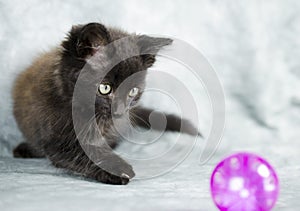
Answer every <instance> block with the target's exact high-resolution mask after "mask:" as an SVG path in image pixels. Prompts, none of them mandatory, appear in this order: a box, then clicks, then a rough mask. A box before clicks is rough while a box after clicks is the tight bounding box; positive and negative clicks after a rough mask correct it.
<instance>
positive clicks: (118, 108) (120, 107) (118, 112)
mask: <svg viewBox="0 0 300 211" xmlns="http://www.w3.org/2000/svg"><path fill="white" fill-rule="evenodd" d="M124 112H125V104H124V103H122V102H118V103H116V104H115V106H114V110H113V114H114V116H116V117H120V116H122V115H123V114H124Z"/></svg>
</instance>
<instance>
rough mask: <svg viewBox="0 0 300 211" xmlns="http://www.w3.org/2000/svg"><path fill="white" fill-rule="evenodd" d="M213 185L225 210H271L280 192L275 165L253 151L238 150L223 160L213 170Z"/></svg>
mask: <svg viewBox="0 0 300 211" xmlns="http://www.w3.org/2000/svg"><path fill="white" fill-rule="evenodd" d="M210 187H211V193H212V197H213V200H214V202H215V204H216V205H217V207H218V208H219V209H220V210H221V211H225V210H226V211H258V210H260V211H268V210H271V208H272V207H273V206H274V204H275V202H276V200H277V197H278V192H279V183H278V178H277V175H276V173H275V171H274V169H273V168H272V167H271V166H270V164H269V163H268V162H267V161H265V160H264V159H262V158H261V157H258V156H256V155H254V154H250V153H237V154H233V155H231V156H229V157H227V158H225V159H224V160H222V161H221V162H220V163H219V164H218V165H217V166H216V168H215V169H214V171H213V173H212V176H211V181H210Z"/></svg>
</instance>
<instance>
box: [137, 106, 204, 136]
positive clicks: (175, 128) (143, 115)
mask: <svg viewBox="0 0 300 211" xmlns="http://www.w3.org/2000/svg"><path fill="white" fill-rule="evenodd" d="M132 112H133V115H132V116H131V118H132V119H131V121H132V122H133V124H135V125H137V126H140V127H143V128H150V127H151V124H150V122H149V116H150V114H151V113H152V112H154V111H153V110H152V109H148V108H143V107H136V108H134V110H133V111H132ZM166 119H167V125H166V128H165V131H172V132H180V131H181V132H183V133H186V134H189V135H193V136H200V137H203V136H202V134H201V133H200V132H199V131H198V130H197V128H195V126H194V125H193V124H192V123H191V122H190V121H189V120H187V119H181V118H180V117H178V116H176V115H173V114H167V115H166ZM152 129H154V130H161V129H160V128H159V127H155V125H152Z"/></svg>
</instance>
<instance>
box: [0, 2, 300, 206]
mask: <svg viewBox="0 0 300 211" xmlns="http://www.w3.org/2000/svg"><path fill="white" fill-rule="evenodd" d="M90 21H100V22H102V23H104V24H107V25H112V26H117V27H121V28H123V29H125V30H128V31H132V32H138V33H147V34H163V35H169V36H172V37H177V38H179V39H182V40H185V41H187V42H188V43H190V44H192V45H193V46H195V47H196V48H197V49H198V50H200V51H201V52H202V53H203V54H204V55H205V56H206V58H208V60H209V61H210V63H211V64H212V65H213V66H214V68H215V70H216V72H217V73H218V75H219V77H220V80H221V82H222V84H223V86H224V91H225V95H226V106H227V108H226V112H227V113H226V116H227V118H226V128H225V132H224V137H223V139H222V143H221V146H220V148H219V150H218V151H217V153H216V155H215V156H214V157H213V158H212V159H211V160H210V162H209V163H208V164H206V165H204V166H199V165H198V163H197V162H198V158H199V155H200V149H201V146H200V145H201V144H202V143H203V141H204V140H202V139H199V144H198V145H197V147H195V149H194V150H193V152H192V154H191V155H190V156H189V158H188V159H187V160H186V161H185V162H184V163H183V164H182V165H180V166H179V167H178V168H176V169H175V170H174V171H172V172H171V173H169V174H166V175H164V176H161V177H158V178H154V179H151V180H141V181H137V180H135V181H133V182H132V183H130V184H129V185H128V186H125V187H115V186H108V185H103V184H98V183H94V182H89V181H85V180H81V179H80V178H76V177H70V176H69V175H66V174H64V173H63V172H60V171H58V170H56V169H54V168H52V167H51V166H50V165H49V163H48V162H47V161H46V160H17V159H12V158H11V150H12V147H14V146H15V145H16V144H17V143H18V142H20V141H21V140H22V137H21V135H20V133H19V131H18V130H17V128H16V124H15V122H14V120H13V116H12V114H11V110H12V101H11V97H10V91H11V86H12V82H13V80H14V78H15V77H16V75H17V74H18V73H19V72H20V71H22V69H24V68H25V67H26V66H28V65H29V64H30V63H31V61H32V60H33V58H34V57H35V56H36V55H38V53H39V52H42V51H45V50H47V49H49V48H50V47H52V46H55V45H57V44H59V43H60V41H61V40H62V39H63V38H64V36H65V34H66V32H67V31H68V30H69V29H70V27H71V25H72V24H77V23H87V22H90ZM299 35H300V2H299V1H297V0H294V1H293V0H290V1H288V0H286V1H279V0H278V1H276V0H275V1H196V0H195V1H176V0H165V1H159V0H152V1H140V0H139V1H138V0H126V1H120V0H116V1H111V0H110V1H109V0H101V1H100V0H99V1H87V0H86V1H79V0H76V1H70V0H66V1H58V0H57V1H55V0H49V1H41V0H40V1H38V0H36V1H34V0H29V1H21V0H19V1H17V0H11V1H4V0H0V71H1V72H0V156H1V157H2V158H0V210H66V209H72V210H107V209H118V208H119V209H122V210H132V209H133V210H141V209H145V210H153V209H158V210H174V209H176V208H177V209H179V210H182V209H191V210H214V209H215V208H214V205H213V203H212V201H211V200H210V194H209V177H210V173H211V171H212V168H213V166H214V165H215V164H216V163H217V162H218V161H219V160H220V159H221V158H222V157H224V156H226V155H228V154H230V153H232V152H235V151H241V150H242V151H250V152H256V153H257V154H260V155H262V156H264V157H265V158H267V159H268V160H269V161H270V162H271V164H272V165H273V166H274V167H275V168H276V170H277V172H278V175H279V178H280V181H281V195H280V198H279V201H278V203H277V206H276V208H275V210H291V211H294V210H297V209H298V207H299V206H300V202H299V200H298V198H299V196H300V194H299V192H300V183H299V181H298V178H299V177H300V165H299V163H300V158H299V152H300V149H299V147H300V143H299V137H300V132H299V128H300V110H299V108H300V94H299V93H300V92H299V90H300V83H299V78H300V62H299V57H300V39H299ZM166 64H168V61H164V60H163V59H161V60H159V61H158V63H157V65H156V68H158V69H162V70H164V71H167V72H169V73H172V74H173V75H174V76H176V77H178V78H180V79H181V80H182V81H183V82H184V83H186V84H188V87H189V88H190V89H191V91H192V93H193V95H194V96H195V98H196V101H197V103H198V108H199V116H200V117H201V119H200V127H201V128H202V131H203V133H204V135H206V134H208V131H209V126H210V118H211V111H210V108H209V104H208V101H207V97H205V94H203V88H202V86H201V85H199V84H197V81H193V79H192V78H190V76H189V74H187V73H185V72H182V68H181V69H180V67H178V68H176V67H175V66H174V65H173V66H171V65H170V66H168V65H166ZM174 89H176V87H174ZM178 91H180V90H178ZM181 94H184V93H181ZM145 103H148V104H151V105H153V104H154V105H155V107H157V108H160V109H161V110H166V109H168V107H167V106H168V103H167V101H164V100H159V102H157V100H153V99H151V98H146V99H145ZM172 109H173V107H171V110H172ZM174 111H175V110H174ZM173 137H174V136H173V135H172V134H167V135H165V136H163V138H162V139H163V142H165V143H168V141H170V142H171V139H173ZM162 146H164V145H162ZM153 150H155V149H153ZM140 153H141V154H142V153H145V152H144V151H143V150H141V151H140Z"/></svg>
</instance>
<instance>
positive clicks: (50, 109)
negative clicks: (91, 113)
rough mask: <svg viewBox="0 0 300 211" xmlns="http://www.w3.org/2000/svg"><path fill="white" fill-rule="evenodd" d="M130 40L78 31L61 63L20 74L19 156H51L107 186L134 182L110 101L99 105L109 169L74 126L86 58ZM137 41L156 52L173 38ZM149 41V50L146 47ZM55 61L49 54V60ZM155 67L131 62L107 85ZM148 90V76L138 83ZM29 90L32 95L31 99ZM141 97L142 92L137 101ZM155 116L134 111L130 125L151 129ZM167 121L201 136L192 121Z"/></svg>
mask: <svg viewBox="0 0 300 211" xmlns="http://www.w3.org/2000/svg"><path fill="white" fill-rule="evenodd" d="M128 35H129V34H128V33H125V32H123V31H120V30H117V29H113V28H107V27H105V26H104V25H102V24H99V23H90V24H87V25H79V26H75V27H73V28H72V30H71V31H70V33H69V36H68V38H67V39H66V40H65V41H63V43H62V45H61V48H60V50H58V51H57V52H55V53H54V56H53V57H55V58H58V59H56V60H55V59H54V60H55V61H52V60H51V59H50V60H49V59H43V58H42V59H40V61H37V62H36V63H34V64H33V65H32V67H30V68H29V69H27V70H26V71H25V72H24V73H22V74H21V75H20V77H19V78H18V80H17V81H16V85H15V89H14V100H15V104H14V114H15V117H16V120H17V122H18V125H19V127H20V129H21V131H22V132H23V134H24V137H25V138H26V142H24V143H21V144H20V145H19V146H18V147H17V148H16V149H15V150H14V156H15V157H23V158H25V157H31V158H34V157H44V156H46V157H47V158H49V159H50V160H51V162H52V163H53V165H54V166H56V167H59V168H64V169H67V170H70V171H71V172H76V173H79V174H80V175H82V176H85V177H88V178H91V179H95V180H97V181H100V182H103V183H109V184H127V183H128V182H129V180H130V179H131V178H132V177H134V175H135V174H134V171H133V169H132V167H131V165H130V164H128V163H127V162H126V161H124V160H123V159H122V158H120V157H119V156H117V155H116V154H115V153H114V152H113V150H112V149H113V148H114V147H116V146H117V144H118V140H119V139H120V137H118V134H117V133H115V131H113V129H112V127H113V124H112V120H111V118H112V116H111V114H110V113H111V99H110V98H109V97H108V96H106V95H100V94H97V96H96V101H95V107H96V111H95V112H96V114H95V115H96V117H97V123H98V126H99V128H100V131H101V135H102V136H103V137H104V138H105V140H106V141H107V144H106V145H103V146H102V147H101V149H98V150H97V153H100V155H99V156H100V157H101V160H102V165H104V166H105V169H103V168H100V167H99V166H97V165H96V164H95V163H94V162H93V161H91V160H90V159H89V157H88V156H87V155H86V154H85V152H84V151H83V149H82V148H81V146H80V144H79V141H78V140H77V136H76V134H75V131H74V126H73V121H72V96H73V91H74V86H75V83H76V80H77V77H78V75H79V73H80V71H81V69H82V68H83V67H84V65H85V64H86V59H87V58H89V57H91V56H93V55H94V54H95V53H96V52H97V50H98V49H99V48H98V47H99V46H105V45H107V44H109V43H111V42H113V41H114V40H117V39H120V38H122V37H125V36H128ZM136 39H137V41H136V42H135V43H136V45H135V46H134V47H135V48H138V49H140V50H143V48H153V49H154V52H157V51H158V50H159V49H160V48H162V47H164V46H166V45H169V44H171V42H172V40H170V39H166V38H153V37H148V36H145V35H141V36H138V35H136ZM145 42H146V43H147V45H144V43H145ZM142 43H143V44H142ZM50 56H51V55H47V54H46V57H47V58H48V57H50ZM44 60H46V61H44ZM154 62H155V55H152V54H146V55H142V56H137V57H133V58H129V59H127V60H125V61H122V62H121V63H119V64H118V65H117V66H115V67H114V68H113V69H112V70H111V71H110V72H109V73H108V74H107V76H106V77H105V78H104V81H105V82H106V83H109V84H110V85H111V86H112V89H113V90H114V89H116V88H117V87H118V86H119V85H120V84H121V83H122V82H123V81H124V80H125V79H126V78H127V77H129V76H130V75H132V74H134V73H136V72H139V71H143V70H146V69H147V68H149V67H151V66H152V65H153V63H154ZM36 79H38V80H36ZM29 83H31V85H30V86H29V85H28V84H29ZM32 83H33V84H32ZM144 85H145V75H143V77H142V78H141V79H140V81H136V82H135V84H134V86H138V87H141V88H143V87H144ZM25 91H28V92H30V96H28V95H26V94H25V93H24V92H25ZM141 95H142V90H141V92H139V94H138V95H137V96H136V97H135V99H134V102H135V101H138V100H139V98H140V96H141ZM83 109H84V108H83ZM151 112H152V110H151V109H147V108H143V107H132V109H131V114H132V116H131V120H132V121H133V122H134V123H135V124H136V125H138V126H141V127H146V128H147V127H149V125H150V124H149V120H148V118H149V115H150V113H151ZM167 121H168V122H167V128H166V130H169V131H179V130H180V127H181V124H182V126H183V129H184V131H185V132H186V133H188V134H192V135H197V134H198V132H197V130H196V129H195V128H194V127H193V126H192V125H191V124H190V123H189V122H188V121H187V120H181V119H180V118H178V117H177V116H174V115H167ZM154 129H155V128H154ZM108 170H109V171H108ZM112 172H113V173H112Z"/></svg>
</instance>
